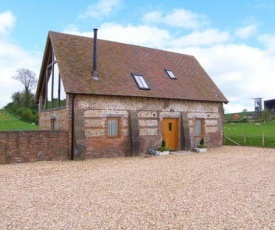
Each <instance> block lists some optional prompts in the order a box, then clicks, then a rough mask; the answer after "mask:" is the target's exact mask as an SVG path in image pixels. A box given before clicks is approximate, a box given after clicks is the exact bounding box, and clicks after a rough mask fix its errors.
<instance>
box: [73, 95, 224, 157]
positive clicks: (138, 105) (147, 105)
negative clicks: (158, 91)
mask: <svg viewBox="0 0 275 230" xmlns="http://www.w3.org/2000/svg"><path fill="white" fill-rule="evenodd" d="M75 107H76V108H78V109H82V110H83V115H84V124H85V141H86V158H90V157H107V156H121V155H128V154H129V150H130V134H129V132H130V130H129V127H130V125H129V111H137V114H138V126H139V127H138V128H139V141H140V150H141V153H142V154H144V153H147V152H148V150H149V149H153V148H157V147H159V146H160V144H161V141H162V121H163V118H178V119H179V121H180V118H181V112H186V113H187V119H188V122H187V123H188V125H189V128H190V130H189V131H190V141H191V143H190V144H191V147H195V146H196V145H197V144H198V143H197V142H198V141H199V140H197V139H196V138H195V119H196V118H202V119H204V122H205V124H204V126H205V127H204V130H205V136H204V138H205V142H206V144H207V145H208V146H209V147H217V146H221V145H222V103H217V102H199V101H182V100H168V99H167V100H165V99H150V98H130V97H115V96H114V97H110V96H84V95H78V96H77V97H76V100H75ZM108 117H119V118H120V120H121V137H119V138H111V139H110V138H109V139H108V138H107V137H106V130H107V127H106V124H107V123H106V121H107V118H108ZM180 138H181V136H180V137H179V149H183V148H184V146H181V141H180Z"/></svg>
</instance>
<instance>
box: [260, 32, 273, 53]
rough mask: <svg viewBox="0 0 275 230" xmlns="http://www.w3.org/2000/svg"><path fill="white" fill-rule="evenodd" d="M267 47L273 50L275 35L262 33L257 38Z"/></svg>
mask: <svg viewBox="0 0 275 230" xmlns="http://www.w3.org/2000/svg"><path fill="white" fill-rule="evenodd" d="M258 40H259V42H261V43H262V44H263V45H264V46H265V47H266V48H267V49H269V50H273V51H275V35H270V34H263V35H261V36H259V38H258Z"/></svg>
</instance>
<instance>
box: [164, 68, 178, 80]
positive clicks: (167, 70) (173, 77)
mask: <svg viewBox="0 0 275 230" xmlns="http://www.w3.org/2000/svg"><path fill="white" fill-rule="evenodd" d="M165 71H166V73H167V74H168V76H169V77H170V78H171V79H177V78H176V76H175V75H174V73H173V72H172V70H169V69H165Z"/></svg>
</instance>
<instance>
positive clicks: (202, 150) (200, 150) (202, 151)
mask: <svg viewBox="0 0 275 230" xmlns="http://www.w3.org/2000/svg"><path fill="white" fill-rule="evenodd" d="M195 151H196V152H197V153H205V152H206V151H207V148H195Z"/></svg>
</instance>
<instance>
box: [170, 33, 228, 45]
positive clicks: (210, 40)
mask: <svg viewBox="0 0 275 230" xmlns="http://www.w3.org/2000/svg"><path fill="white" fill-rule="evenodd" d="M229 40H230V35H229V33H228V32H223V31H219V30H215V29H208V30H205V31H194V32H192V33H190V34H188V35H186V36H183V37H181V38H177V39H175V40H174V41H173V42H172V46H174V47H182V46H183V47H186V46H198V45H200V46H204V45H213V44H219V43H224V42H227V41H229Z"/></svg>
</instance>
